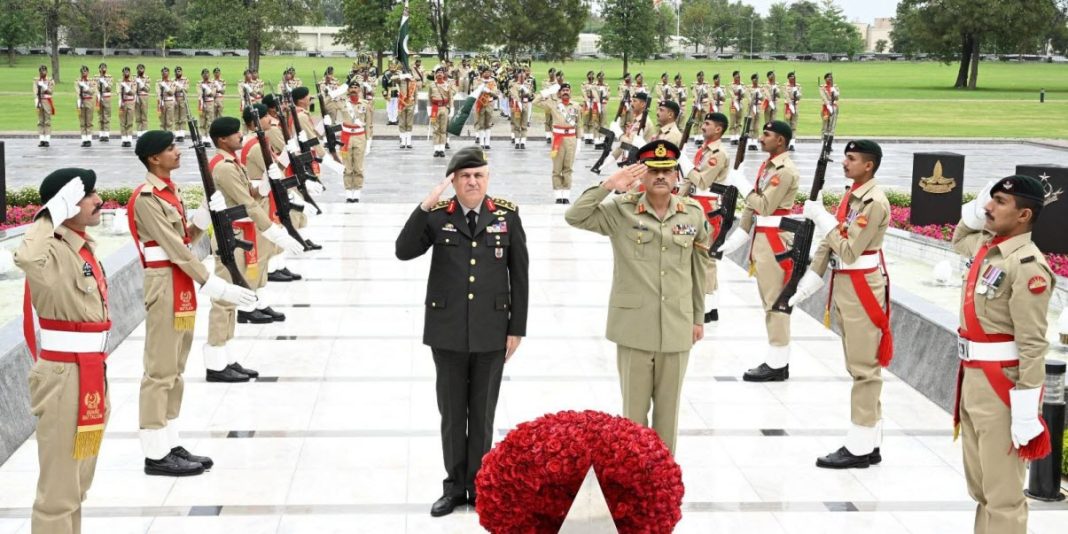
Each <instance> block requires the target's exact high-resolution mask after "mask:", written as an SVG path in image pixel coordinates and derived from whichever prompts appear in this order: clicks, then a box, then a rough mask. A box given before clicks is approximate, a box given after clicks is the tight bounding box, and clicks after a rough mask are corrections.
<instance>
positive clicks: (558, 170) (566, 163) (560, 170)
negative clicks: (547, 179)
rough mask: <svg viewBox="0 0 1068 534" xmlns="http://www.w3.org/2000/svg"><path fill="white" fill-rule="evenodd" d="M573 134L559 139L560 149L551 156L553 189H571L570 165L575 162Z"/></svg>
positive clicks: (574, 139)
mask: <svg viewBox="0 0 1068 534" xmlns="http://www.w3.org/2000/svg"><path fill="white" fill-rule="evenodd" d="M576 142H577V141H576V138H575V136H571V137H565V138H563V139H562V140H561V141H560V149H559V150H557V151H556V155H555V156H553V158H552V159H553V190H554V191H559V190H561V189H571V167H572V166H574V164H575V144H576Z"/></svg>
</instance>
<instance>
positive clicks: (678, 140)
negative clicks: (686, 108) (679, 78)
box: [649, 100, 682, 146]
mask: <svg viewBox="0 0 1068 534" xmlns="http://www.w3.org/2000/svg"><path fill="white" fill-rule="evenodd" d="M680 107H681V106H680V104H679V103H678V102H676V101H674V100H667V101H664V102H661V103H660V105H659V106H657V108H656V124H657V128H656V133H655V134H653V136H652V137H650V138H649V140H650V141H654V140H657V139H663V140H665V141H671V144H673V145H675V146H679V145H681V144H682V132H681V131H679V126H678V123H677V122H676V121H677V120H678V117H679V110H680V109H679V108H680Z"/></svg>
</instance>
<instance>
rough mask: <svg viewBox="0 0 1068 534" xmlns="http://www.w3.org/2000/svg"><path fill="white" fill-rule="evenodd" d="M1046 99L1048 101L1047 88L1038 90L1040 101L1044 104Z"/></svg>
mask: <svg viewBox="0 0 1068 534" xmlns="http://www.w3.org/2000/svg"><path fill="white" fill-rule="evenodd" d="M1045 101H1046V89H1045V88H1043V89H1042V90H1041V91H1039V92H1038V103H1039V104H1042V103H1044V102H1045Z"/></svg>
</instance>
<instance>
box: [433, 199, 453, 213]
mask: <svg viewBox="0 0 1068 534" xmlns="http://www.w3.org/2000/svg"><path fill="white" fill-rule="evenodd" d="M448 205H449V201H448V200H440V201H438V203H437V204H434V207H433V208H430V211H438V210H440V209H445V207H446V206H448Z"/></svg>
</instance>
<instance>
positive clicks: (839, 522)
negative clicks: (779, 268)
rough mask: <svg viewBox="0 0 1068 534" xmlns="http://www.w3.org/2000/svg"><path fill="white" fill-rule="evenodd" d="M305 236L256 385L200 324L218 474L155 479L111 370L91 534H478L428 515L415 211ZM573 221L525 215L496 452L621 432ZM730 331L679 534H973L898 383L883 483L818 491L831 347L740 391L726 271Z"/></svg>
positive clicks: (434, 476) (131, 405)
mask: <svg viewBox="0 0 1068 534" xmlns="http://www.w3.org/2000/svg"><path fill="white" fill-rule="evenodd" d="M324 208H325V209H326V210H327V212H328V213H327V214H325V215H323V216H322V217H320V218H319V219H317V220H316V221H315V222H314V227H313V229H312V230H311V231H310V236H311V237H312V238H313V239H315V240H316V241H318V242H319V243H321V244H323V245H324V247H325V248H324V250H322V251H319V252H316V253H314V254H313V255H310V256H308V257H307V258H304V259H300V260H296V261H293V262H292V264H291V268H292V269H293V270H295V271H298V272H300V273H302V274H303V275H304V276H305V280H304V281H301V282H295V283H289V284H272V285H271V286H270V287H269V292H270V295H271V297H272V299H273V300H274V302H275V303H276V304H275V308H276V309H278V310H279V311H283V312H284V313H286V315H287V316H288V320H287V321H285V322H284V323H280V324H273V325H267V326H249V325H240V326H239V327H238V333H237V340H236V341H235V342H234V348H235V349H236V350H239V351H241V352H242V353H243V354H247V356H246V357H245V358H244V360H243V361H244V362H245V364H246V365H248V366H250V367H253V368H256V369H258V370H259V371H260V372H261V373H262V375H263V376H262V377H261V379H260V380H259V381H258V382H253V383H249V384H235V385H222V384H208V383H206V382H205V381H204V376H203V368H202V362H201V355H200V345H201V344H202V343H203V340H204V336H205V335H206V321H207V313H206V312H207V307H204V308H203V309H202V310H201V312H202V313H201V314H200V316H199V317H198V327H197V341H196V342H195V343H194V349H193V353H192V354H191V356H190V361H189V367H188V373H187V375H186V376H187V383H188V385H187V391H186V397H185V405H184V407H183V414H182V417H181V420H180V421H181V426H182V428H183V436H185V437H186V439H187V442H188V446H189V447H188V448H190V449H191V450H192V451H194V452H195V453H198V454H207V455H210V456H212V457H213V458H214V460H215V463H216V466H215V468H214V469H213V470H212V471H210V472H209V473H207V474H205V475H203V476H199V477H192V478H187V479H179V480H175V479H170V478H160V477H148V476H145V475H144V474H143V473H142V465H143V464H142V455H141V451H140V445H139V441H138V440H137V396H138V380H139V377H140V375H141V353H142V350H143V345H144V327H143V326H142V327H140V328H138V329H137V330H136V331H134V332H133V334H132V335H131V336H130V337H129V338H128V339H127V340H126V341H125V342H124V343H123V344H122V345H121V346H120V347H119V349H118V350H117V351H116V352H115V353H114V354H113V355H112V356H111V357H110V359H109V360H108V364H109V377H110V384H111V388H112V406H113V411H112V415H111V421H110V425H109V427H108V432H107V437H106V440H105V442H104V446H103V450H102V452H101V456H100V460H99V467H98V469H97V473H96V480H95V482H94V484H93V487H92V489H91V491H90V492H89V498H88V500H87V502H86V509H85V516H86V518H85V523H84V525H85V529H84V532H87V533H96V532H107V533H108V534H125V533H145V532H151V533H169V532H196V533H198V534H209V533H214V532H220V533H222V532H225V533H234V532H239V533H242V534H244V533H248V534H258V533H275V532H278V533H283V532H284V533H305V532H308V533H327V532H346V533H348V532H361V533H362V532H367V533H395V532H396V533H400V532H417V533H420V534H431V533H436V532H443V533H444V532H449V533H453V532H456V533H466V532H480V531H482V529H481V528H480V527H479V525H478V518H477V516H476V515H475V514H474V512H473V511H472V510H471V509H470V508H469V507H467V508H463V509H461V510H459V511H458V512H457V513H455V514H453V515H451V516H448V517H445V518H440V519H434V518H431V517H430V515H429V507H430V504H431V502H433V500H434V499H435V498H437V497H438V496H439V494H440V490H441V484H440V481H441V479H442V478H443V476H444V472H443V468H442V466H441V451H440V441H439V439H438V437H437V436H438V430H437V429H438V415H437V409H436V405H435V400H434V384H433V374H434V368H433V363H432V361H431V358H430V352H429V349H427V348H426V347H424V346H423V345H421V343H420V339H421V331H422V324H421V323H422V316H423V314H422V308H423V295H424V289H425V284H426V282H425V280H426V273H427V268H428V259H427V257H424V258H422V259H420V260H417V261H412V262H400V261H397V260H396V259H395V258H394V256H393V242H394V239H395V237H396V234H397V231H398V229H399V227H400V225H401V224H402V222H403V220H404V219H405V218H406V217H407V215H408V213H409V211H410V209H412V208H414V204H413V205H399V204H389V205H375V204H360V205H348V204H327V205H325V206H324ZM562 212H563V208H562V207H560V206H529V207H523V208H521V213H522V214H523V218H524V226H525V228H526V231H527V236H528V239H529V248H530V253H531V280H532V282H531V309H530V323H529V326H528V337H527V338H526V339H525V340H524V341H523V343H522V346H521V347H520V349H519V353H518V354H517V355H516V357H515V359H513V360H512V362H511V363H509V364H508V365H507V366H506V367H505V382H504V384H503V386H502V388H501V399H500V404H499V407H498V410H497V428H498V439H500V438H501V437H503V436H504V434H505V433H507V431H508V429H510V428H512V427H513V426H514V425H516V424H517V423H519V422H522V421H526V420H529V419H532V418H535V417H537V416H539V415H542V414H544V413H547V412H553V411H557V410H561V409H584V408H591V409H598V410H603V411H606V412H610V413H618V410H619V404H620V394H619V388H618V383H617V379H616V371H615V358H614V347H613V346H612V344H611V343H609V342H607V341H606V340H605V339H604V321H605V314H606V304H607V300H608V288H609V283H610V279H611V274H612V264H611V261H612V260H611V252H610V250H609V247H608V244H607V241H606V240H605V239H604V238H601V237H599V236H596V235H593V234H590V233H586V232H580V231H577V230H573V229H571V228H570V227H568V226H567V225H566V223H565V222H564V220H563V217H562ZM720 265H721V269H720V276H721V280H724V281H725V282H726V290H725V292H724V293H725V294H724V298H723V302H722V304H721V320H720V321H719V323H718V324H717V325H715V326H712V327H710V328H708V330H707V331H706V339H705V340H704V341H702V342H700V343H699V344H698V345H697V346H696V347H695V348H694V350H693V353H692V356H691V359H690V362H691V363H690V368H689V370H688V372H687V377H686V384H685V388H684V390H683V397H684V399H683V400H684V403H683V407H682V413H681V416H680V427H681V438H680V442H679V446H678V449H679V450H678V461H679V463H680V464H681V465H682V468H683V478H684V482H685V484H686V495H685V499H684V504H683V506H684V509H683V520H682V522H681V523H680V524H679V525H678V528H677V532H687V533H689V532H693V533H708V532H726V533H732V532H743V531H753V532H766V533H774V532H786V533H810V532H811V533H851V532H871V533H883V532H885V533H903V532H909V533H932V534H934V533H938V534H943V533H957V532H959V533H965V532H970V528H971V520H972V508H973V505H972V502H971V500H970V499H969V497H968V494H967V492H966V490H965V482H964V477H963V474H962V467H961V461H960V454H961V453H960V447H959V444H954V443H953V441H952V438H951V433H950V424H951V423H950V418H949V416H948V415H947V414H946V413H945V412H944V411H942V410H941V409H939V408H938V407H937V406H935V405H934V404H933V403H931V402H929V401H928V400H926V399H925V398H924V397H923V396H922V395H920V394H919V393H917V392H916V391H914V390H913V389H912V388H910V387H909V386H908V385H906V384H904V383H903V382H901V381H900V380H897V379H896V378H895V377H893V376H887V381H886V385H885V388H884V394H883V405H884V410H885V414H884V415H885V426H886V439H885V441H884V443H883V446H882V450H883V456H884V458H885V459H884V461H883V463H882V464H881V465H879V466H875V467H872V468H870V469H866V470H852V471H826V470H821V469H817V468H816V467H815V459H816V457H817V456H819V455H822V454H825V453H828V452H830V451H831V450H833V449H835V448H837V447H838V446H839V445H840V442H841V439H842V437H843V436H844V434H845V429H846V427H847V425H848V421H849V418H848V415H849V408H848V404H847V401H848V391H849V382H848V380H847V377H846V374H845V371H844V369H843V364H842V353H841V347H840V344H839V341H838V339H837V337H835V336H834V334H832V333H831V332H829V331H827V330H825V329H824V328H823V327H822V326H821V325H820V324H818V323H817V322H816V321H814V320H812V319H810V318H808V317H807V316H805V315H802V314H799V315H797V316H795V317H794V319H793V328H794V347H795V349H794V359H793V362H792V365H791V376H792V378H791V380H790V381H789V382H787V383H780V384H770V385H761V384H748V383H743V382H741V381H740V376H741V373H742V372H743V371H744V370H745V369H746V368H748V367H751V366H753V365H755V364H756V363H757V362H758V358H759V355H760V354H761V352H762V350H763V346H764V340H765V337H764V332H763V327H762V318H761V311H760V309H759V307H758V306H757V305H756V304H755V302H756V298H757V297H756V286H755V283H754V282H752V281H751V279H748V278H746V275H745V273H744V272H743V271H742V270H741V269H739V268H737V267H735V266H734V265H732V264H729V263H721V264H720ZM36 476H37V460H36V443H35V442H34V441H33V440H32V439H31V440H30V441H28V442H27V443H26V444H25V445H23V446H22V447H21V448H20V449H19V450H18V452H17V453H16V454H15V455H14V456H13V457H11V459H9V460H8V461H7V462H6V463H5V464H4V465H3V466H0V534H9V533H16V532H17V533H23V532H27V533H28V532H29V520H28V517H29V507H30V506H31V504H32V501H33V498H34V485H35V481H36ZM1066 525H1068V505H1045V504H1041V503H1037V504H1034V505H1033V507H1032V512H1031V521H1030V526H1031V531H1032V532H1035V533H1061V532H1065V529H1066V528H1068V527H1066Z"/></svg>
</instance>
